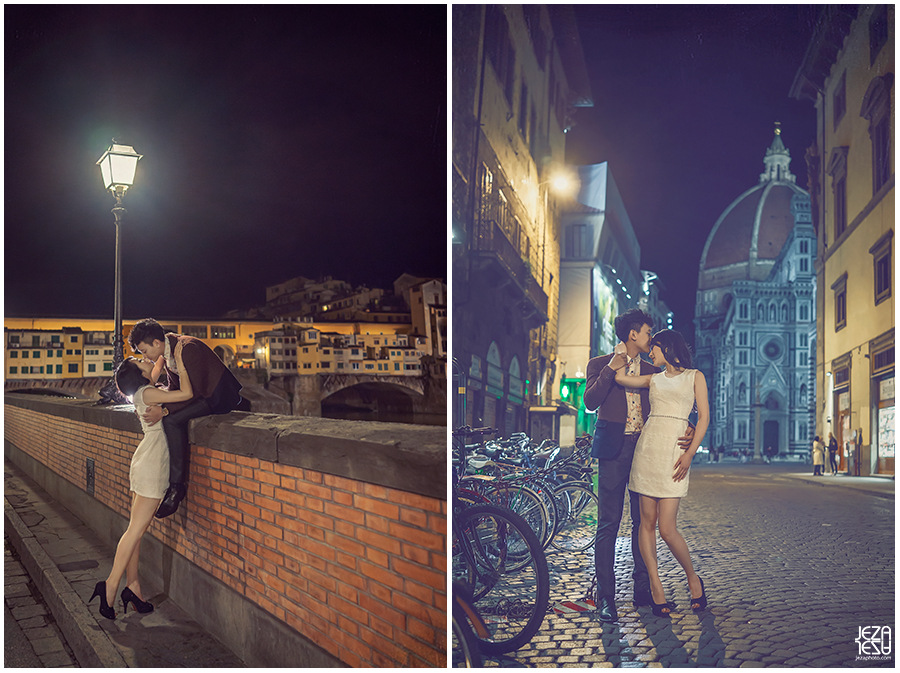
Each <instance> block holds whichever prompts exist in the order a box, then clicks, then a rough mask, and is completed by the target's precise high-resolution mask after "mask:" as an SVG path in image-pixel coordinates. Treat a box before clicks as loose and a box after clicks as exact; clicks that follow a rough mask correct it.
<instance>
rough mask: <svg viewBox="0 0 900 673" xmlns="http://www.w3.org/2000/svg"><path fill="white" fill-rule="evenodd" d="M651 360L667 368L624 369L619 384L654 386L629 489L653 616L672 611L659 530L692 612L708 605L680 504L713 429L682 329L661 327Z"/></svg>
mask: <svg viewBox="0 0 900 673" xmlns="http://www.w3.org/2000/svg"><path fill="white" fill-rule="evenodd" d="M650 348H651V350H650V357H651V359H652V360H653V364H654V365H656V366H657V367H662V368H664V371H662V372H659V373H658V374H648V375H645V376H628V375H627V374H625V373H624V370H625V368H624V367H623V368H622V369H621V370H619V372H618V373H617V374H616V382H618V383H619V384H620V385H622V386H625V387H626V388H650V416H649V418H648V419H647V423H646V424H645V425H644V428H643V430H641V436H640V438H639V439H638V443H637V446H636V447H635V451H634V462H633V463H632V466H631V476H630V480H629V484H628V488H629V489H631V490H632V491H634V492H635V493H640V494H641V525H640V530H639V533H638V541H639V544H640V548H641V556H643V557H644V562H645V563H646V564H647V571H648V573H649V574H650V593H651V595H652V599H653V614H654V615H657V616H659V617H663V616H666V615H668V614H669V613H670V612H671V609H670V608H669V605H668V602H667V601H666V597H665V591H664V590H663V586H662V582H661V581H660V579H659V565H658V563H657V559H656V528H657V524H658V525H659V534H660V537H662V539H663V541H664V542H665V543H666V544H667V545H668V547H669V549H670V550H671V551H672V555H673V556H674V557H675V559H676V560H677V561H678V562H679V563H680V564H681V567H682V568H684V572H685V574H686V575H687V580H688V587H689V589H690V594H691V607H692V608H693V609H694V610H703V609H705V608H706V591H705V589H704V588H703V580H701V579H700V577H698V575H697V573H696V572H694V566H693V564H692V563H691V554H690V551H689V550H688V547H687V543H686V542H685V541H684V538H683V537H682V535H681V533H680V532H679V531H678V527H677V519H678V505H679V503H680V502H681V498H683V497H684V496H685V495H687V490H688V475H689V471H690V468H691V460H692V459H693V457H694V454H695V453H697V449H698V448H700V442H701V441H703V437H704V435H706V430H707V428H708V427H709V400H708V396H707V387H706V378H705V377H704V376H703V373H702V372H700V371H698V370H696V369H690V366H691V353H690V350H689V349H688V347H687V344H686V343H685V342H684V338H683V337H682V336H681V334H680V333H678V332H676V331H674V330H662V331H661V332H657V333H656V334H654V335H653V337H652V338H651V340H650ZM695 404H696V408H697V426H696V429H695V430H694V437H693V440H692V442H691V445H690V447H689V448H688V449H687V451H685V450H683V449H681V448H680V447H679V446H678V439H679V438H680V437H682V436H684V434H685V430H686V428H687V427H688V416H689V415H690V413H691V411H692V410H693V409H694V406H695Z"/></svg>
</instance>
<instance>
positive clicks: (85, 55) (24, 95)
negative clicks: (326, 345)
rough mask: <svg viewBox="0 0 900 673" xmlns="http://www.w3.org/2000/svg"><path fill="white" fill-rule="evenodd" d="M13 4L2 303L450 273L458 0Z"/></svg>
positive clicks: (211, 309) (231, 294)
mask: <svg viewBox="0 0 900 673" xmlns="http://www.w3.org/2000/svg"><path fill="white" fill-rule="evenodd" d="M4 15H5V76H6V77H5V109H4V112H5V181H4V189H5V194H4V197H5V198H4V222H5V226H4V239H5V240H4V243H5V254H4V261H5V274H4V278H5V288H4V300H5V308H4V310H5V314H6V315H9V316H80V317H107V316H108V317H110V318H111V317H112V312H113V285H114V282H113V278H114V267H113V263H114V245H115V226H114V218H113V215H112V214H111V213H110V210H111V208H112V207H113V206H114V205H115V200H114V199H113V198H112V196H111V195H110V194H109V193H108V192H105V191H104V189H103V185H102V184H101V180H100V169H99V167H98V166H96V165H95V163H96V161H97V160H98V159H99V158H100V156H101V154H103V152H104V151H105V150H106V149H107V147H108V146H109V144H110V140H111V139H112V138H115V139H116V141H117V142H118V143H122V144H128V145H133V146H134V148H135V150H136V151H137V152H138V153H140V154H143V155H144V158H143V159H142V160H141V162H140V163H139V164H138V172H137V177H136V180H135V187H134V188H133V189H132V190H130V191H129V192H128V194H127V195H126V197H125V200H124V206H125V208H126V209H127V211H128V214H127V216H126V220H125V224H124V227H123V269H124V281H123V312H124V314H125V317H126V318H131V317H144V316H154V317H198V318H211V317H216V316H219V315H221V314H222V313H223V312H225V311H227V310H230V309H234V308H248V307H252V306H257V305H261V304H263V303H264V302H265V287H266V286H267V285H273V284H276V283H279V282H282V281H284V280H287V279H288V278H292V277H295V276H306V277H312V278H316V277H319V276H323V275H331V276H333V277H335V278H339V279H343V280H348V281H350V282H351V283H353V284H354V285H362V284H366V285H368V286H369V287H383V288H385V289H389V288H391V284H392V282H393V281H394V280H395V279H396V278H397V277H398V276H400V275H401V274H402V273H404V272H409V273H412V274H414V275H420V276H435V277H442V278H446V275H447V270H446V259H447V235H446V231H447V227H446V213H447V207H446V186H447V150H446V139H447V131H446V118H447V107H446V96H447V79H446V77H447V63H446V58H447V48H446V39H447V38H446V25H447V18H446V17H447V10H446V7H445V6H444V5H432V6H411V5H403V6H398V7H382V6H362V7H348V6H338V5H331V6H327V7H310V6H287V5H275V6H264V7H260V6H243V7H242V6H214V5H209V6H201V7H188V6H160V5H156V6H125V5H118V4H114V5H103V6H90V7H89V6H82V7H77V6H71V5H70V6H41V5H19V6H10V5H6V6H5V7H4Z"/></svg>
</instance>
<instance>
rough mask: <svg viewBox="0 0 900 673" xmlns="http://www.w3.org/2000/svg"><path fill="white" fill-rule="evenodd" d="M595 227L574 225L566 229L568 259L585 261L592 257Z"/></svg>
mask: <svg viewBox="0 0 900 673" xmlns="http://www.w3.org/2000/svg"><path fill="white" fill-rule="evenodd" d="M593 238H594V227H593V225H591V224H572V225H570V226H569V227H568V228H566V257H569V258H572V259H585V258H588V257H591V256H592V252H593V251H592V250H591V247H592V246H591V243H592V242H593Z"/></svg>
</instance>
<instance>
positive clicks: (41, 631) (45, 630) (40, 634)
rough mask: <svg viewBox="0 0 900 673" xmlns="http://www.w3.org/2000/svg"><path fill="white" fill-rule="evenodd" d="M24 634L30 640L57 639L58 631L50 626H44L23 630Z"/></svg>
mask: <svg viewBox="0 0 900 673" xmlns="http://www.w3.org/2000/svg"><path fill="white" fill-rule="evenodd" d="M22 632H23V633H24V634H25V637H26V638H28V640H41V639H42V638H56V637H57V635H56V631H54V630H53V628H52V627H50V626H43V627H40V628H36V629H23V630H22Z"/></svg>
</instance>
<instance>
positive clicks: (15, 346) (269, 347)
mask: <svg viewBox="0 0 900 673" xmlns="http://www.w3.org/2000/svg"><path fill="white" fill-rule="evenodd" d="M136 322H137V321H136V320H133V319H132V320H125V321H124V323H123V329H122V331H123V333H124V335H125V340H126V341H125V343H126V345H125V355H126V357H127V356H129V355H133V353H132V352H131V350H130V348H129V347H128V345H127V338H128V334H129V333H130V332H131V327H132V326H133V325H134V324H135V323H136ZM159 322H160V324H161V325H162V326H163V329H165V330H166V331H169V332H176V333H178V334H186V335H190V336H194V337H197V338H199V339H202V340H203V341H204V342H205V343H206V344H207V345H208V346H209V347H210V348H212V349H213V351H214V352H215V353H216V355H218V356H219V358H220V359H221V360H222V361H223V362H225V364H227V365H228V366H230V367H236V368H254V367H264V368H266V369H268V370H269V373H270V375H285V374H288V373H297V374H303V373H306V374H310V373H323V372H329V371H343V370H346V371H351V372H352V371H357V370H358V371H363V370H364V367H363V365H362V362H363V360H365V359H366V358H367V357H368V358H369V359H370V360H373V362H374V361H375V360H377V359H378V358H377V356H376V355H372V356H369V355H368V350H369V349H375V350H380V349H381V348H383V347H395V348H407V347H408V345H409V344H410V342H411V341H416V343H415V344H414V345H415V346H416V348H415V349H414V350H415V353H416V354H417V355H416V356H414V357H415V358H416V361H415V362H412V359H411V358H412V357H413V356H408V357H409V358H410V360H409V361H404V363H403V364H404V368H403V371H404V372H406V373H407V374H408V375H418V374H419V373H420V372H418V371H416V370H415V369H409V368H407V366H408V365H412V364H418V358H421V357H422V355H424V354H425V348H424V346H422V345H421V344H420V343H419V341H417V340H416V339H415V337H411V336H409V335H408V334H407V333H408V332H409V331H410V330H411V329H412V326H411V325H410V324H409V323H408V322H407V323H402V324H392V325H390V326H388V325H385V324H373V323H364V322H347V323H325V324H314V323H288V324H287V326H286V327H283V328H282V329H281V330H273V329H272V327H273V325H272V323H271V322H270V321H228V320H219V319H216V320H206V321H203V320H190V321H185V320H160V321H159ZM4 327H5V330H4V331H5V333H6V345H5V367H4V375H5V379H6V380H8V381H9V380H15V381H18V380H38V379H62V378H81V377H95V376H96V377H104V376H107V377H108V376H110V375H111V373H112V362H113V348H112V346H111V343H112V332H113V329H114V326H113V321H112V320H103V319H90V318H85V319H80V318H79V319H52V318H5V319H4ZM323 330H324V331H323ZM287 332H290V334H287ZM323 335H324V337H325V338H324V340H323V338H322V337H323ZM273 339H280V340H281V341H273ZM261 349H262V352H261ZM386 357H387V356H386ZM388 359H389V358H388ZM339 364H343V365H344V367H339V366H338V365H339ZM375 371H376V372H377V371H378V370H377V369H375ZM413 372H415V374H413ZM382 373H385V370H384V369H382Z"/></svg>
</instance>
